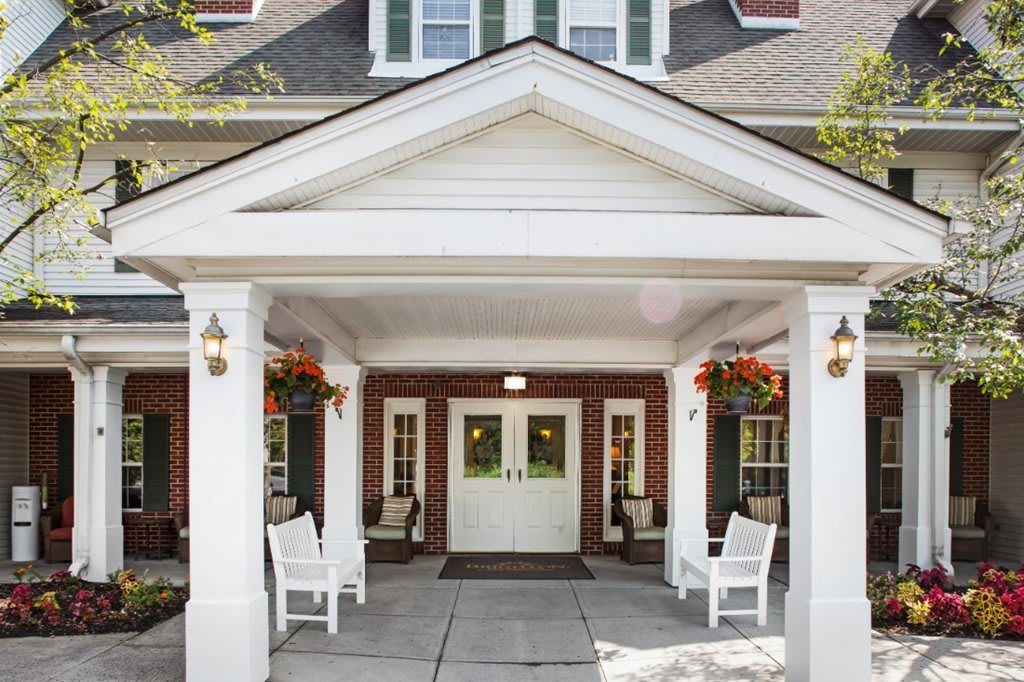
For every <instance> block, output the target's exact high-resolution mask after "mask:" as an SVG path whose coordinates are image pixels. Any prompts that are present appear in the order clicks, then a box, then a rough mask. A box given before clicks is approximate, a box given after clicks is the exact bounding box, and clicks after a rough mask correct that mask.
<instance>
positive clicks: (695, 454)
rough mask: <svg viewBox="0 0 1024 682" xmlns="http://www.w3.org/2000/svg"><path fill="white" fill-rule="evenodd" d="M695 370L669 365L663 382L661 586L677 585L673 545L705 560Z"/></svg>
mask: <svg viewBox="0 0 1024 682" xmlns="http://www.w3.org/2000/svg"><path fill="white" fill-rule="evenodd" d="M699 372H700V368H699V367H674V368H672V369H671V370H668V371H666V372H665V379H666V381H667V382H668V453H669V454H668V527H667V528H666V529H665V582H667V583H669V584H670V585H672V586H673V587H677V586H678V585H679V556H680V551H679V547H680V544H679V543H682V545H681V547H682V552H683V553H685V554H686V556H687V557H692V558H694V559H697V558H701V557H703V558H706V557H707V555H708V543H707V540H708V529H707V507H706V502H707V457H708V455H707V440H708V414H707V399H706V397H705V396H704V395H702V394H700V393H698V392H697V388H696V386H695V385H694V383H693V378H694V377H695V376H697V374H698V373H699Z"/></svg>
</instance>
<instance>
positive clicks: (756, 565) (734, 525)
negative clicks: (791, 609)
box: [676, 512, 776, 628]
mask: <svg viewBox="0 0 1024 682" xmlns="http://www.w3.org/2000/svg"><path fill="white" fill-rule="evenodd" d="M775 530H776V526H775V524H774V523H773V524H771V525H766V524H763V523H758V522H757V521H753V520H751V519H747V518H744V517H742V516H740V515H739V514H737V513H736V512H733V513H732V516H730V517H729V525H728V527H726V530H725V537H724V538H711V539H709V540H708V542H722V543H724V544H723V545H722V555H721V556H716V557H709V558H707V559H693V558H689V557H685V556H682V550H683V542H680V543H679V545H678V546H677V548H676V552H677V553H678V554H679V556H680V576H679V598H680V599H686V577H687V574H688V573H692V574H693V575H694V576H696V577H697V579H698V580H700V581H701V582H702V583H704V584H705V585H707V587H708V627H710V628H717V627H718V617H719V616H743V615H754V614H756V615H757V624H758V625H764V624H765V623H766V622H767V621H768V569H769V568H770V566H771V561H772V546H773V545H774V543H775ZM730 587H755V588H757V608H756V609H737V610H732V611H722V610H719V608H718V600H719V598H722V599H726V598H728V596H729V588H730Z"/></svg>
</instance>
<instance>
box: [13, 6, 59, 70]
mask: <svg viewBox="0 0 1024 682" xmlns="http://www.w3.org/2000/svg"><path fill="white" fill-rule="evenodd" d="M6 15H7V18H8V19H9V20H10V22H11V24H10V26H9V27H8V29H7V32H6V33H5V34H4V39H3V40H0V73H8V72H9V71H11V70H12V69H13V68H14V67H16V66H17V65H18V64H20V63H21V62H22V61H24V60H25V58H26V57H28V56H29V55H30V54H32V53H33V52H35V50H36V48H37V47H39V46H40V45H42V43H43V41H44V40H46V38H47V36H49V35H50V34H51V33H53V29H55V28H57V27H58V26H60V23H61V22H62V21H63V20H64V17H65V14H64V3H63V2H61V0H8V1H7V12H6Z"/></svg>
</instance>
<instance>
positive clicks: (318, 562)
mask: <svg viewBox="0 0 1024 682" xmlns="http://www.w3.org/2000/svg"><path fill="white" fill-rule="evenodd" d="M352 561H354V560H352ZM274 563H275V564H312V565H314V566H340V565H341V564H344V563H346V560H345V559H274Z"/></svg>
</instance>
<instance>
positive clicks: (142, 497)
mask: <svg viewBox="0 0 1024 682" xmlns="http://www.w3.org/2000/svg"><path fill="white" fill-rule="evenodd" d="M128 419H137V420H139V421H140V422H142V442H140V443H139V446H140V447H139V449H140V450H141V451H142V462H138V463H135V462H126V461H124V436H123V434H124V422H125V420H128ZM121 422H122V426H121V433H122V437H121V438H122V440H121V472H122V473H121V505H122V506H121V511H125V512H131V513H133V514H134V513H137V512H141V511H142V510H143V509H145V504H146V500H145V496H146V480H145V478H144V477H145V470H144V469H143V467H142V465H143V462H145V460H146V446H145V443H146V422H145V420H144V419H143V416H142V415H141V414H124V415H121ZM128 467H131V468H133V469H135V468H137V469H138V470H139V482H140V486H139V487H140V488H142V490H141V492H140V494H139V506H138V507H125V506H124V488H125V486H124V470H125V468H128Z"/></svg>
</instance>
